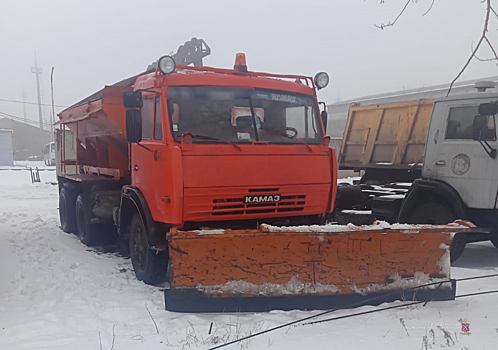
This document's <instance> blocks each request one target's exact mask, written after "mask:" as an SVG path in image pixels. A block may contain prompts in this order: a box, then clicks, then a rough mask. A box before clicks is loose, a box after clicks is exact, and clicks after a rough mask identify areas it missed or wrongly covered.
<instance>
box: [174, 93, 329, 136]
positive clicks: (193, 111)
mask: <svg viewBox="0 0 498 350" xmlns="http://www.w3.org/2000/svg"><path fill="white" fill-rule="evenodd" d="M168 110H169V115H170V118H171V124H172V132H173V136H174V138H175V140H177V141H180V138H181V135H182V134H183V133H185V132H188V133H191V134H192V135H193V136H194V142H209V143H213V142H214V143H222V142H227V141H229V142H233V143H251V142H254V141H266V142H270V143H284V144H298V143H302V141H304V142H306V143H310V144H319V143H320V140H321V138H322V131H321V124H320V121H319V119H318V112H317V105H316V101H315V99H314V98H312V97H310V96H306V95H300V94H292V93H288V92H281V91H270V90H262V89H237V88H216V87H178V88H176V87H175V88H169V90H168Z"/></svg>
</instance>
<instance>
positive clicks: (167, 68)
mask: <svg viewBox="0 0 498 350" xmlns="http://www.w3.org/2000/svg"><path fill="white" fill-rule="evenodd" d="M157 67H158V68H159V70H160V71H161V73H163V74H164V75H168V74H171V73H173V72H174V71H175V69H176V63H175V60H174V59H173V57H171V56H163V57H161V58H160V59H159V61H158V62H157Z"/></svg>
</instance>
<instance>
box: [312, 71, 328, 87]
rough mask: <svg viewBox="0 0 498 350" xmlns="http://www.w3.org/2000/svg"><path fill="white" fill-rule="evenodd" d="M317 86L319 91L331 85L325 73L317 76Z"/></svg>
mask: <svg viewBox="0 0 498 350" xmlns="http://www.w3.org/2000/svg"><path fill="white" fill-rule="evenodd" d="M315 85H316V87H317V88H318V90H320V89H323V88H324V87H326V86H327V85H329V75H328V74H327V73H325V72H320V73H317V74H316V75H315Z"/></svg>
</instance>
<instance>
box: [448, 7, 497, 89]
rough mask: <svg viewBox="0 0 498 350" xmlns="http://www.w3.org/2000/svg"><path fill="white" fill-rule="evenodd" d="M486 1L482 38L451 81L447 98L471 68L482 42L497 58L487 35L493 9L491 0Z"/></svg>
mask: <svg viewBox="0 0 498 350" xmlns="http://www.w3.org/2000/svg"><path fill="white" fill-rule="evenodd" d="M485 1H486V4H487V6H486V19H485V20H484V29H483V30H482V34H481V37H480V39H479V41H478V42H477V46H476V47H475V49H474V51H472V54H471V55H470V57H469V58H468V59H467V62H466V63H465V65H464V66H463V68H462V69H461V70H460V72H458V74H457V76H456V77H455V78H454V79H453V80H452V81H451V84H450V87H449V89H448V93H447V94H446V97H448V96H449V94H450V92H451V89H452V88H453V84H455V82H456V81H457V80H458V78H460V76H461V75H462V74H463V72H464V71H465V69H467V67H468V66H469V64H470V62H471V61H472V58H474V57H475V55H476V52H477V50H479V47H480V46H481V44H482V42H483V41H484V40H486V42H487V43H488V45H489V46H490V47H491V49H492V51H493V53H494V54H495V56H496V53H495V50H494V48H493V46H492V45H491V43H490V42H489V40H488V38H487V37H486V34H487V32H488V24H489V15H490V13H491V11H492V8H491V0H485ZM493 12H494V11H493Z"/></svg>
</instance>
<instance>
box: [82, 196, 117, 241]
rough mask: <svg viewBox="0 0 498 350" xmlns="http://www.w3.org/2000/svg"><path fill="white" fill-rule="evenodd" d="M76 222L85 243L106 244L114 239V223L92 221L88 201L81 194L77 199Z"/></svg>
mask: <svg viewBox="0 0 498 350" xmlns="http://www.w3.org/2000/svg"><path fill="white" fill-rule="evenodd" d="M76 224H77V226H78V236H79V237H80V241H81V242H82V243H83V244H86V245H88V246H94V245H99V244H106V243H109V241H110V240H111V239H112V236H113V232H112V230H113V228H112V225H106V224H92V223H90V218H89V217H88V211H87V208H86V203H85V201H84V199H83V196H82V195H81V194H79V195H78V198H77V199H76Z"/></svg>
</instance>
